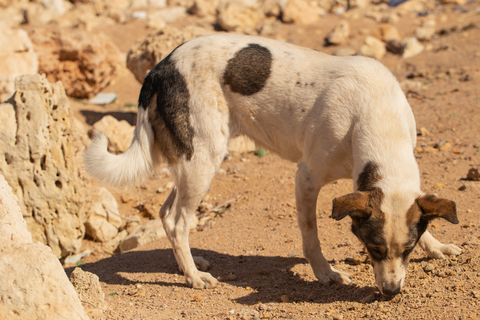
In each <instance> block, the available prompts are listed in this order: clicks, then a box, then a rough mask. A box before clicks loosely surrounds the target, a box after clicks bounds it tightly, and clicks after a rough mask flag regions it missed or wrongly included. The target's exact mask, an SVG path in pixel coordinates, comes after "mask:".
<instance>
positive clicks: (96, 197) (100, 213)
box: [86, 186, 122, 228]
mask: <svg viewBox="0 0 480 320" xmlns="http://www.w3.org/2000/svg"><path fill="white" fill-rule="evenodd" d="M90 190H91V194H92V195H91V203H90V205H89V207H88V208H87V209H86V211H87V212H86V214H87V216H88V217H91V216H96V217H100V218H103V219H105V220H107V221H108V222H110V223H111V224H112V225H113V226H115V227H116V228H120V226H121V225H122V219H121V218H120V213H119V212H118V204H117V200H115V197H114V196H113V195H112V194H111V193H110V191H108V190H107V189H106V188H104V187H97V186H94V187H91V188H90Z"/></svg>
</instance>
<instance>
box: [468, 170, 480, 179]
mask: <svg viewBox="0 0 480 320" xmlns="http://www.w3.org/2000/svg"><path fill="white" fill-rule="evenodd" d="M467 179H468V180H473V181H480V173H479V172H478V168H470V169H469V170H468V173H467Z"/></svg>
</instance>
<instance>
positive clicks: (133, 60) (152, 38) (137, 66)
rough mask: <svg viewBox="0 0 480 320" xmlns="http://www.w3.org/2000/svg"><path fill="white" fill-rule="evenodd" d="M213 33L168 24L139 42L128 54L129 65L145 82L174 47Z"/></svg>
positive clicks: (138, 78)
mask: <svg viewBox="0 0 480 320" xmlns="http://www.w3.org/2000/svg"><path fill="white" fill-rule="evenodd" d="M210 33H213V31H210V30H207V29H203V28H199V27H193V26H187V27H185V28H183V29H182V30H179V29H177V28H174V27H171V26H167V27H165V28H164V29H162V30H159V31H156V32H152V33H150V34H149V35H147V36H146V37H145V38H144V39H143V41H140V42H138V43H137V44H136V45H135V46H133V48H132V49H130V51H129V52H128V54H127V67H128V69H130V71H132V72H133V74H134V75H135V78H136V79H137V80H138V81H139V82H140V83H143V79H145V77H146V76H147V73H148V72H149V71H150V69H152V68H153V67H154V66H155V65H156V64H157V63H159V62H160V61H161V60H162V59H163V58H165V57H166V56H167V55H168V54H169V53H170V52H171V51H172V50H173V49H175V48H176V47H177V46H178V45H180V44H182V43H184V42H185V41H188V40H191V39H194V38H197V37H200V36H203V35H206V34H210Z"/></svg>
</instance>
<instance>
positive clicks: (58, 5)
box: [42, 0, 65, 14]
mask: <svg viewBox="0 0 480 320" xmlns="http://www.w3.org/2000/svg"><path fill="white" fill-rule="evenodd" d="M42 5H43V6H44V7H45V8H48V9H50V10H53V11H55V12H56V13H58V14H64V13H65V5H64V2H63V0H42Z"/></svg>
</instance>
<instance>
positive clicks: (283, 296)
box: [280, 294, 290, 303]
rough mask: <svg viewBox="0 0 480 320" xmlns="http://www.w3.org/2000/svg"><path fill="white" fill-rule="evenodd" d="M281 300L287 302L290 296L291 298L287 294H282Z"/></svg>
mask: <svg viewBox="0 0 480 320" xmlns="http://www.w3.org/2000/svg"><path fill="white" fill-rule="evenodd" d="M280 300H281V301H282V302H285V303H288V302H290V298H289V297H288V296H287V295H286V294H284V295H282V296H281V297H280Z"/></svg>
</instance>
